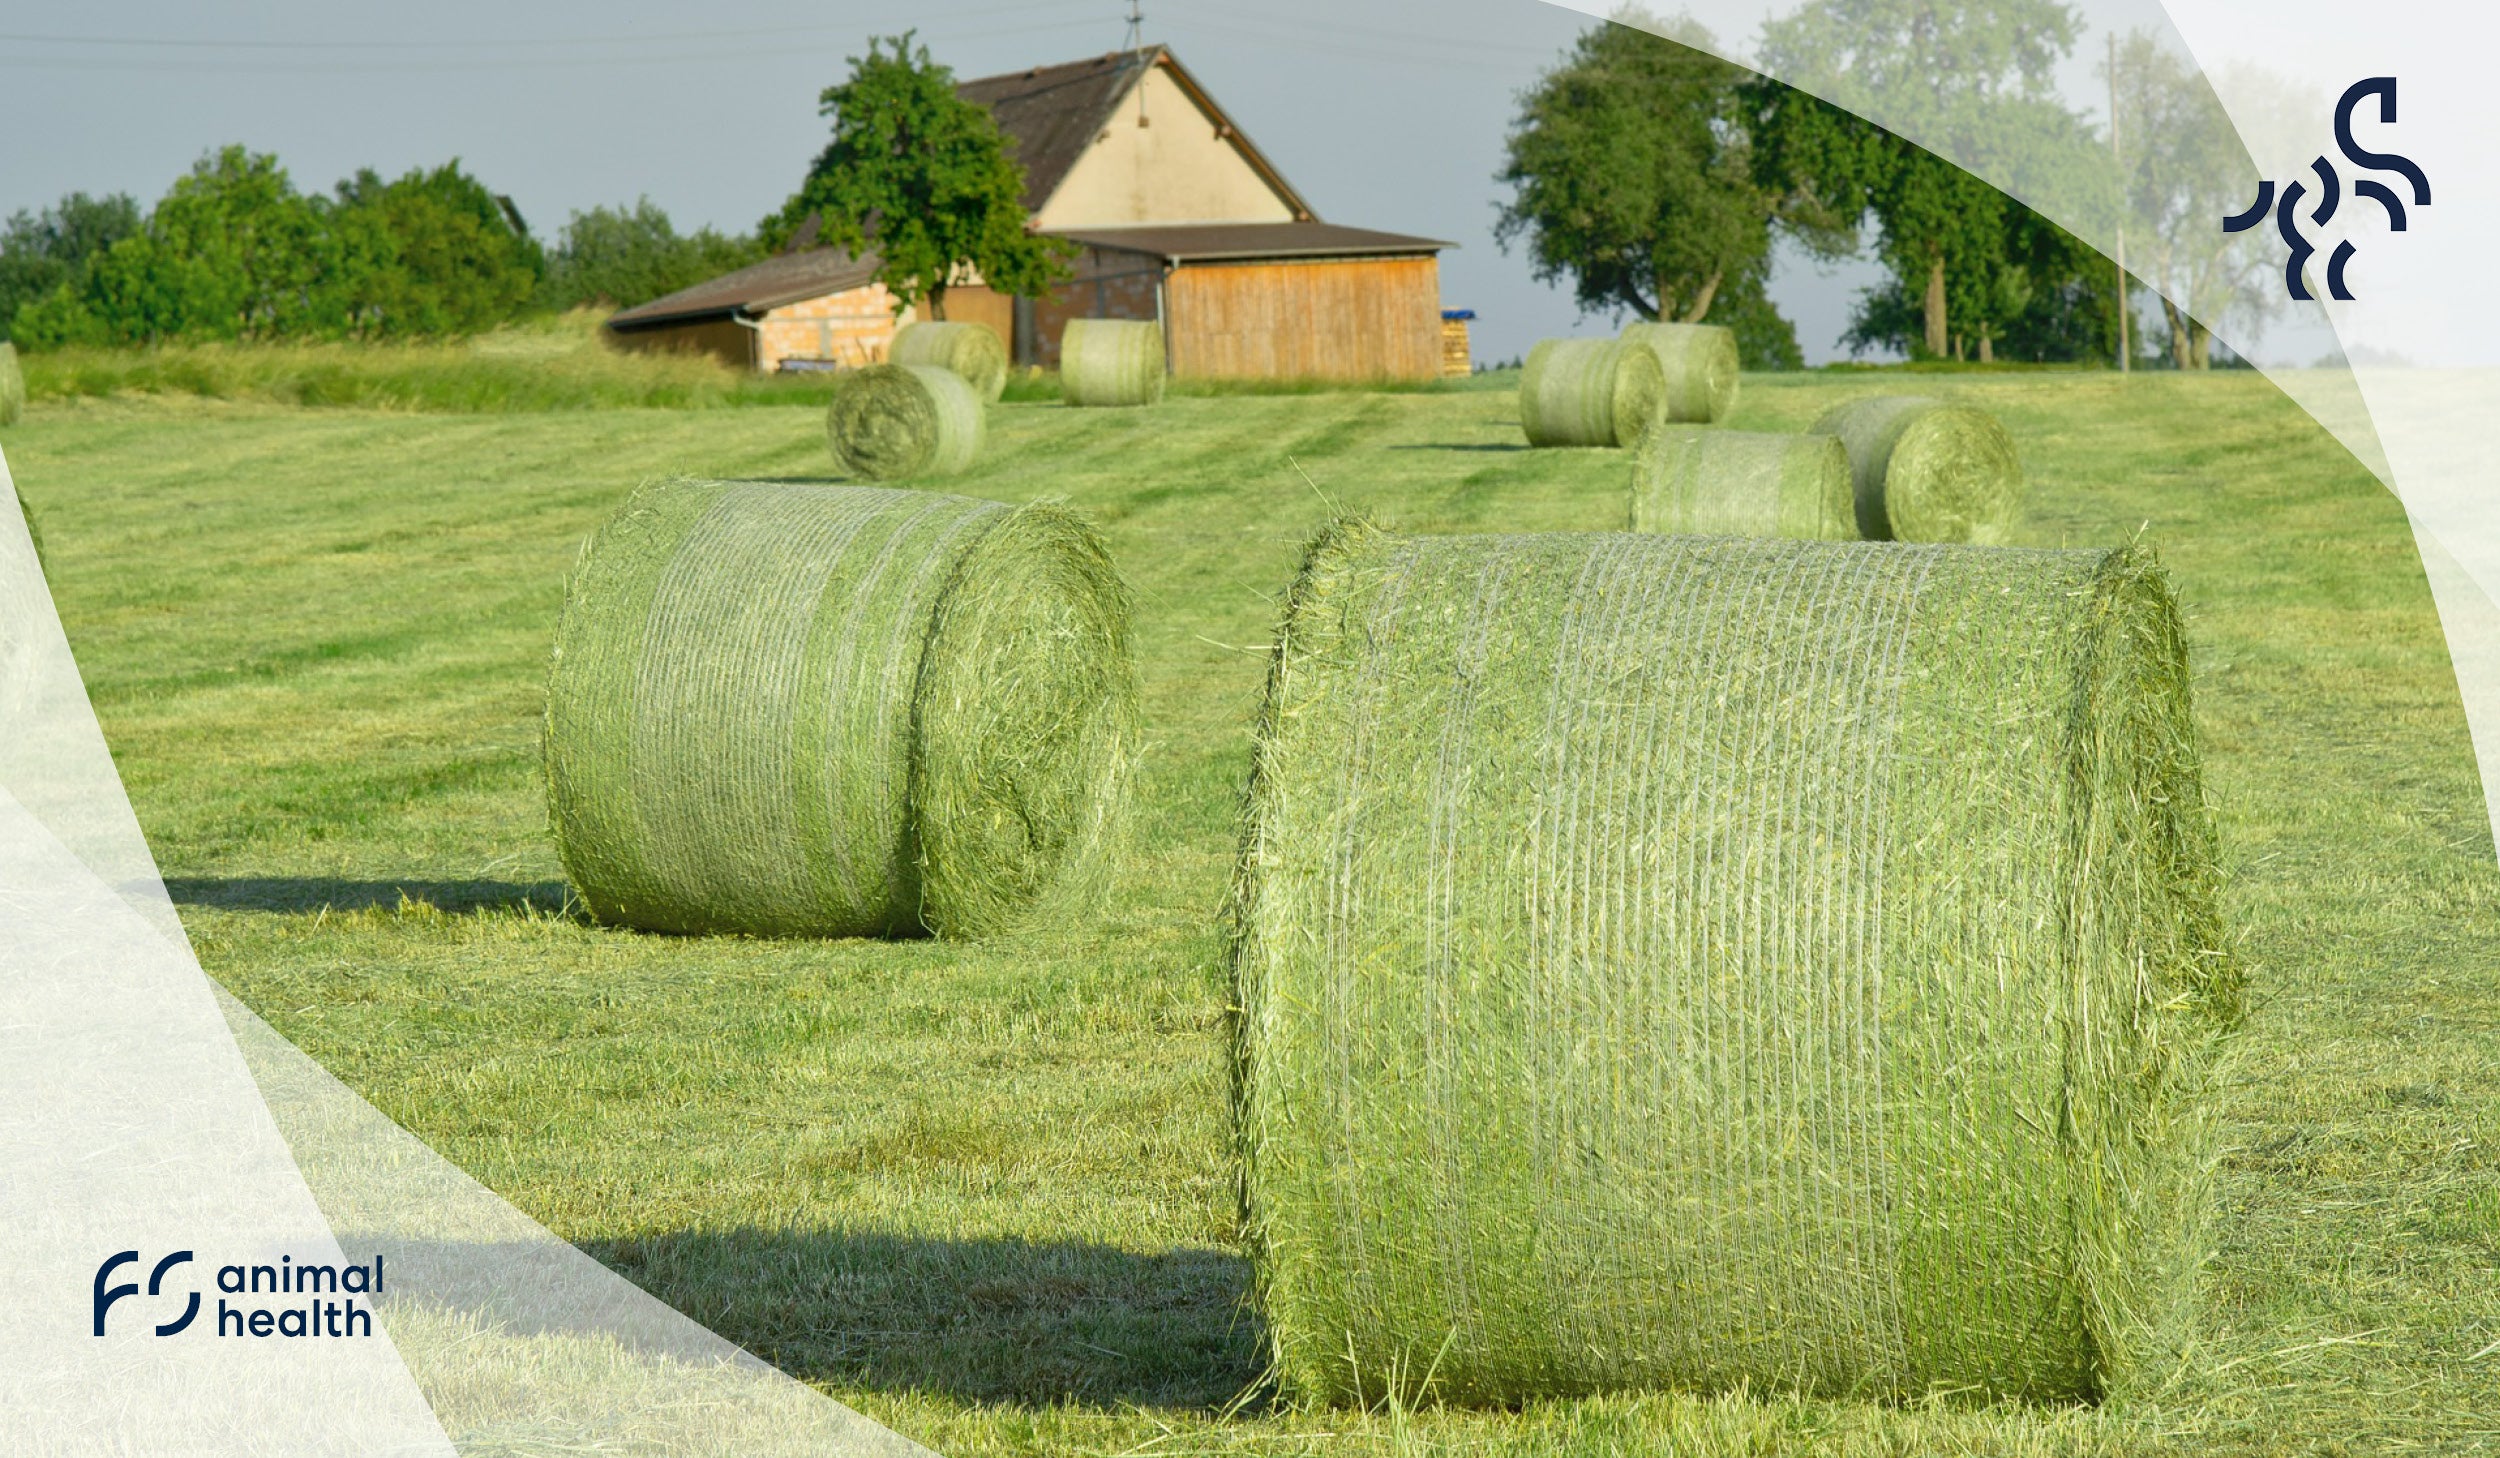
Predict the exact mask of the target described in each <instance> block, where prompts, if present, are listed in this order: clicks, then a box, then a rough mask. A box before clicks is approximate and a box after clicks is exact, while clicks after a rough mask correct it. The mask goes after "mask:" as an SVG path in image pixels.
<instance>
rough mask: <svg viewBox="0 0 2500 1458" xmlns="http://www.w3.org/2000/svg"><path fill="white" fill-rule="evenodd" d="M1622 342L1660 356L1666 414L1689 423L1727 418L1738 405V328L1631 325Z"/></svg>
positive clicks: (1671, 418)
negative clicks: (1663, 378) (1664, 380)
mask: <svg viewBox="0 0 2500 1458" xmlns="http://www.w3.org/2000/svg"><path fill="white" fill-rule="evenodd" d="M1622 337H1623V341H1624V342H1625V343H1626V344H1637V345H1640V346H1642V347H1643V348H1645V349H1647V350H1648V351H1649V352H1650V353H1652V354H1654V355H1656V356H1658V368H1659V369H1660V371H1661V372H1663V373H1664V374H1665V376H1666V397H1665V401H1664V403H1663V404H1662V405H1661V407H1660V409H1661V413H1662V416H1663V418H1664V419H1667V420H1671V421H1675V422H1677V423H1678V424H1685V425H1708V424H1710V423H1711V422H1712V421H1714V420H1725V419H1727V417H1728V415H1729V414H1730V413H1731V412H1733V411H1734V410H1735V409H1736V385H1737V376H1738V374H1739V372H1740V371H1741V370H1742V369H1743V367H1744V362H1743V359H1742V357H1741V356H1740V355H1739V354H1738V353H1737V349H1736V331H1735V330H1733V329H1723V328H1721V327H1720V326H1718V325H1716V324H1647V323H1636V324H1627V325H1625V326H1624V329H1623V336H1622Z"/></svg>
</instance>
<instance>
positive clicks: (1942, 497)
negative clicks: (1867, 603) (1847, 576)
mask: <svg viewBox="0 0 2500 1458" xmlns="http://www.w3.org/2000/svg"><path fill="white" fill-rule="evenodd" d="M1809 428H1810V429H1811V431H1812V432H1813V433H1815V434H1818V435H1829V436H1835V437H1837V438H1838V439H1839V441H1840V443H1841V445H1842V447H1843V448H1845V449H1846V450H1847V451H1848V452H1849V471H1850V476H1851V478H1852V480H1853V483H1854V490H1855V495H1856V499H1857V518H1858V531H1859V534H1860V535H1862V536H1864V537H1865V538H1866V539H1867V540H1869V541H1898V542H1976V543H1979V544H1981V545H1983V546H1998V545H2002V544H2004V543H2005V542H2007V541H2009V540H2011V539H2012V536H2013V531H2014V527H2015V524H2016V523H2017V522H2018V521H2019V520H2020V519H2021V517H2022V510H2023V503H2024V499H2025V497H2026V496H2027V495H2028V494H2029V489H2028V487H2027V486H2026V484H2025V482H2024V480H2023V468H2022V461H2021V458H2020V457H2019V456H2017V455H2016V454H2015V451H2014V439H2013V437H2012V436H2010V435H2008V434H2006V431H2005V427H2004V426H2002V425H2000V424H1998V423H1997V419H1996V417H1995V416H1993V415H1990V414H1989V413H1988V412H1987V411H1985V410H1980V409H1977V408H1975V407H1972V406H1968V405H1955V404H1948V403H1947V402H1945V401H1942V400H1936V399H1930V398H1929V397H1927V396H1924V395H1882V396H1877V397H1875V398H1873V399H1868V400H1856V401H1852V402H1850V403H1849V404H1846V405H1836V406H1833V407H1832V408H1831V409H1830V410H1827V411H1825V412H1824V413H1823V416H1822V418H1821V419H1819V420H1817V421H1815V422H1814V424H1813V425H1812V426H1811V427H1809Z"/></svg>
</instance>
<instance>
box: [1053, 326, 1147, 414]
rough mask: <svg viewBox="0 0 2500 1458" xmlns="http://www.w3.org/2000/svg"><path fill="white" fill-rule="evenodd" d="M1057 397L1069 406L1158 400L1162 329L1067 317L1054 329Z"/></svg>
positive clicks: (1124, 403) (1126, 403)
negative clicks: (1056, 332)
mask: <svg viewBox="0 0 2500 1458" xmlns="http://www.w3.org/2000/svg"><path fill="white" fill-rule="evenodd" d="M1059 394H1060V397H1061V398H1062V399H1064V400H1066V401H1067V402H1068V403H1069V404H1071V405H1152V404H1154V403H1155V402H1156V401H1158V400H1161V399H1162V398H1163V326H1162V325H1160V324H1157V323H1155V322H1153V321H1152V320H1148V319H1070V320H1069V321H1068V326H1067V328H1065V329H1062V330H1061V331H1059Z"/></svg>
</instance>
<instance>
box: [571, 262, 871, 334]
mask: <svg viewBox="0 0 2500 1458" xmlns="http://www.w3.org/2000/svg"><path fill="white" fill-rule="evenodd" d="M877 267H878V265H877V259H876V257H875V255H873V254H871V255H870V256H868V257H865V258H861V257H855V256H853V255H852V254H851V253H849V252H847V251H845V250H843V249H840V248H809V249H805V250H802V251H800V252H797V253H778V254H775V255H773V256H772V257H770V258H767V259H765V260H764V261H763V262H761V263H750V264H748V265H747V266H746V267H744V268H742V269H739V270H738V271H737V272H735V273H724V274H722V275H721V276H720V277H718V278H713V279H705V280H704V281H703V282H701V283H699V284H696V285H694V286H693V287H692V288H683V289H679V290H678V291H677V292H675V293H673V294H663V295H661V296H660V297H659V298H656V299H653V300H652V301H651V302H649V303H647V304H636V305H635V306H634V307H632V308H630V309H626V310H623V311H621V312H619V313H616V314H612V315H610V316H609V317H608V327H609V328H611V329H618V330H624V331H627V332H631V331H633V330H636V329H652V328H657V327H658V326H660V325H662V324H686V323H691V322H694V321H696V320H699V319H725V318H728V317H730V316H731V315H733V314H740V313H746V314H761V313H763V312H764V311H765V310H767V309H776V308H779V307H780V306H782V305H783V304H794V303H797V302H798V301H799V300H801V299H812V298H816V297H818V296H819V295H822V294H838V293H841V292H842V291H843V290H845V289H855V288H859V287H861V286H862V285H864V284H867V283H868V282H870V281H871V280H873V279H875V278H876V276H877Z"/></svg>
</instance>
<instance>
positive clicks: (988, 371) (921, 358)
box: [885, 320, 1007, 404]
mask: <svg viewBox="0 0 2500 1458" xmlns="http://www.w3.org/2000/svg"><path fill="white" fill-rule="evenodd" d="M885 358H886V363H888V364H898V365H936V366H937V367H938V368H939V369H942V370H952V371H954V372H955V373H956V374H958V375H961V376H962V377H963V380H964V383H965V384H968V385H970V386H971V387H972V393H974V394H975V395H978V396H980V397H981V399H982V400H983V401H984V402H986V403H990V404H996V403H997V401H998V397H999V396H1001V395H1003V394H1005V393H1006V392H1007V346H1006V345H1005V344H1002V343H1000V342H999V338H998V336H997V335H996V334H994V333H992V332H991V331H990V330H989V329H988V328H987V327H985V326H983V325H979V324H948V323H944V322H941V321H937V320H924V321H922V322H920V323H917V324H906V325H904V326H903V327H902V328H901V329H898V330H896V331H895V333H894V343H893V344H892V345H891V346H889V347H888V348H887V350H886V353H885Z"/></svg>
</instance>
